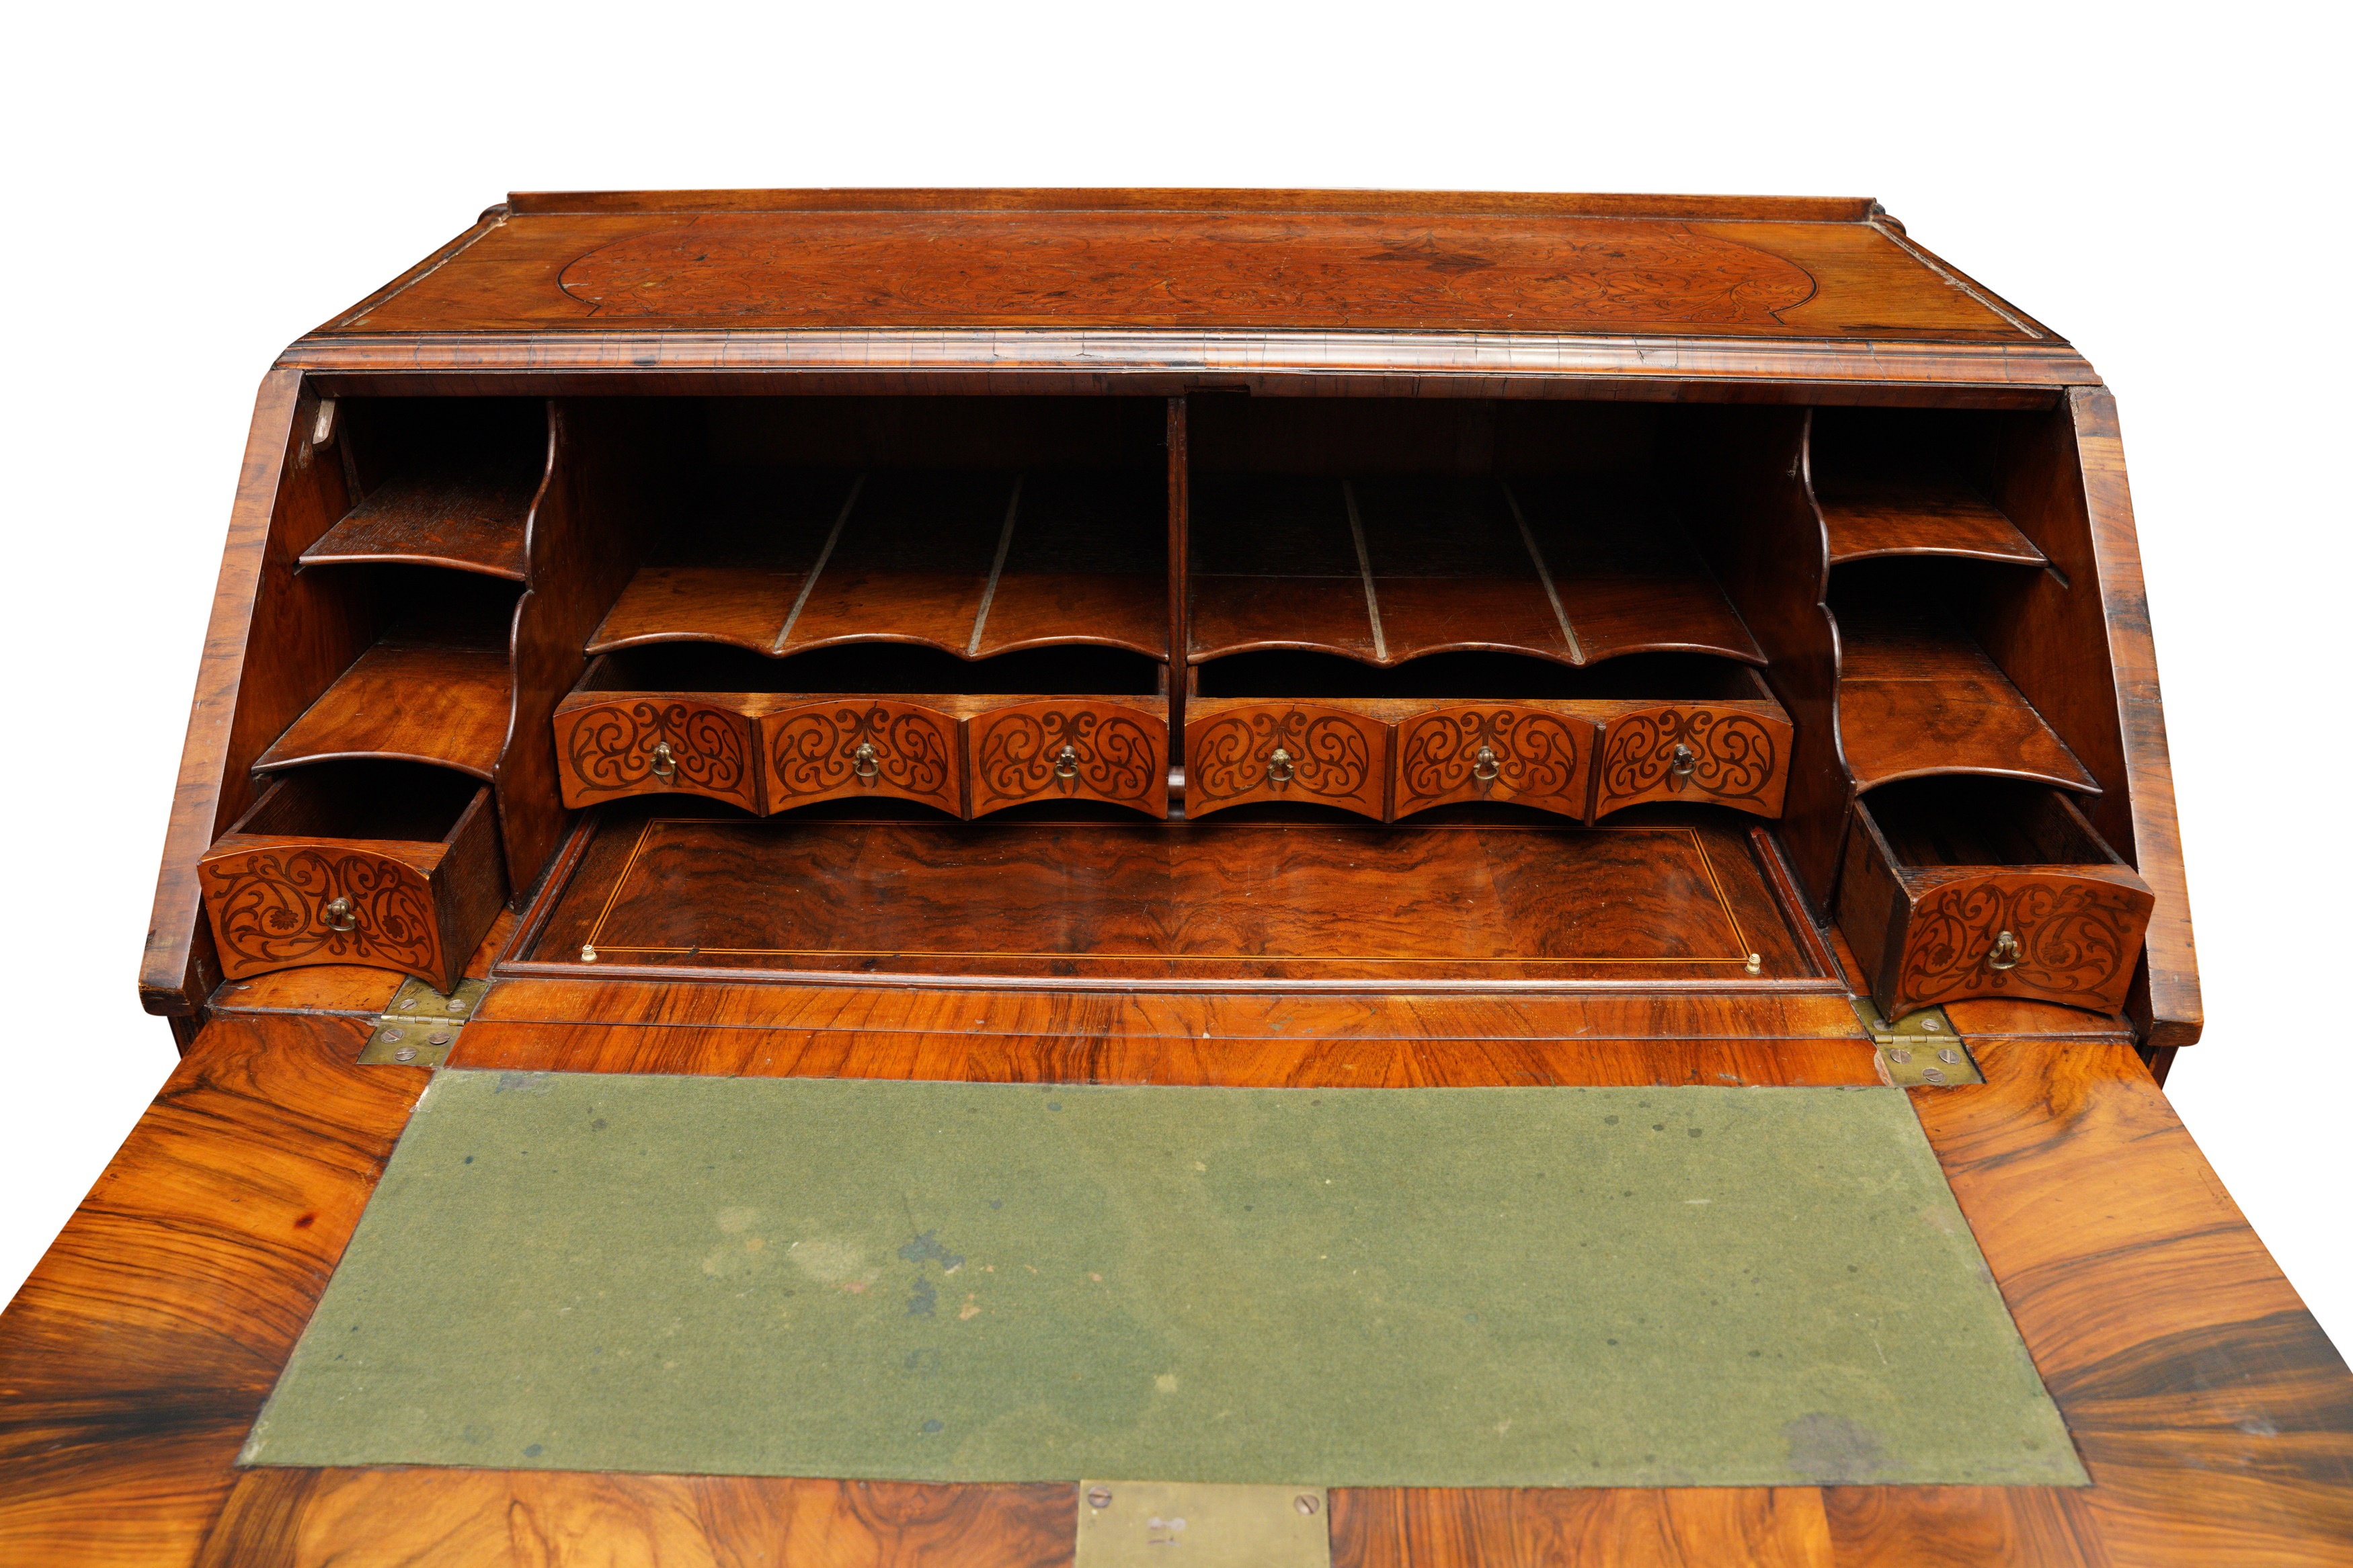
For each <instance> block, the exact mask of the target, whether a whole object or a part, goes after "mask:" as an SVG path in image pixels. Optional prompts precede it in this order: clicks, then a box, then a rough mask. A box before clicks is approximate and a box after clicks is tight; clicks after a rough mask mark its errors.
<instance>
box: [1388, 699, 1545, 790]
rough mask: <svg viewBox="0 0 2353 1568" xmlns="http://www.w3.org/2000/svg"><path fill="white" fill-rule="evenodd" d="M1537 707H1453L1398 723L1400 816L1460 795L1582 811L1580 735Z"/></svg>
mask: <svg viewBox="0 0 2353 1568" xmlns="http://www.w3.org/2000/svg"><path fill="white" fill-rule="evenodd" d="M1590 732H1591V728H1590V725H1589V724H1586V723H1572V722H1571V721H1567V720H1564V719H1562V718H1561V717H1559V716H1558V715H1557V714H1553V713H1547V712H1545V711H1544V710H1542V709H1535V708H1485V707H1482V708H1448V709H1442V710H1440V711H1438V712H1435V713H1425V714H1423V715H1421V716H1420V717H1419V718H1416V719H1409V720H1408V721H1405V722H1404V723H1402V724H1400V725H1398V735H1397V750H1398V755H1397V815H1398V816H1406V815H1407V814H1408V813H1409V812H1415V811H1419V810H1422V809H1424V808H1425V807H1428V806H1432V805H1441V804H1444V803H1447V802H1451V801H1455V800H1519V799H1523V798H1525V800H1526V801H1527V803H1528V804H1530V805H1542V806H1546V807H1547V808H1549V809H1551V810H1554V811H1560V812H1566V813H1568V814H1570V815H1572V816H1574V815H1579V814H1582V813H1583V811H1584V810H1585V790H1584V787H1583V786H1584V782H1585V774H1584V771H1583V752H1582V748H1581V746H1580V735H1583V734H1589V733H1590Z"/></svg>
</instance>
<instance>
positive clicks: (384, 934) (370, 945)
mask: <svg viewBox="0 0 2353 1568" xmlns="http://www.w3.org/2000/svg"><path fill="white" fill-rule="evenodd" d="M463 786H464V789H465V794H464V805H462V806H461V807H459V809H458V810H457V811H456V814H455V820H454V821H452V822H450V824H449V826H448V831H447V832H446V833H444V834H443V835H442V836H441V837H439V838H438V839H432V840H428V839H423V838H418V837H390V836H387V837H365V836H364V835H365V834H366V832H367V831H368V824H366V823H365V822H364V820H355V821H353V822H352V823H351V826H353V829H354V831H353V833H352V834H349V835H341V834H338V835H329V834H324V833H319V832H316V831H312V830H311V829H312V828H314V827H315V826H317V825H318V823H319V822H320V819H321V817H322V816H323V815H325V814H322V812H320V811H319V810H317V809H315V807H316V806H317V805H319V802H317V801H316V800H314V799H313V798H311V797H312V795H313V794H314V791H315V790H316V789H317V787H318V786H316V785H315V784H314V783H313V781H311V780H310V779H307V778H303V777H301V776H300V775H297V776H295V777H292V778H289V779H284V780H280V781H278V782H276V783H273V784H271V785H270V786H269V789H268V790H267V791H265V793H264V794H263V795H262V797H261V799H260V800H259V801H258V802H256V803H255V805H254V807H253V809H252V810H251V811H250V812H248V813H247V814H246V816H245V818H244V819H243V820H242V821H240V822H239V823H238V824H237V826H236V827H235V828H233V829H231V831H230V832H229V833H228V834H227V836H226V837H223V838H221V839H220V841H219V842H217V843H216V844H215V845H214V846H213V847H212V848H211V849H209V850H208V851H206V854H205V855H204V857H203V858H201V859H200V860H199V861H198V862H197V868H196V869H197V877H198V879H199V881H200V883H201V885H202V887H203V889H204V899H205V909H206V914H207V916H208V918H209V919H210V921H211V922H212V929H213V938H214V941H215V942H216V944H217V945H218V947H219V950H220V961H221V973H223V974H224V975H226V976H227V978H229V979H231V980H242V979H247V978H248V977H250V976H252V975H256V974H263V973H269V972H270V971H272V970H278V969H294V968H300V967H301V966H304V965H308V964H321V963H355V964H363V965H366V966H369V967H372V968H377V969H394V970H398V971H400V972H402V973H407V974H414V975H416V976H417V978H418V979H420V980H423V981H425V982H426V983H427V984H431V985H433V986H435V987H436V988H438V989H439V990H442V991H448V990H450V989H452V988H453V987H455V986H456V984H458V981H459V979H460V978H461V977H462V976H463V974H464V973H465V967H466V961H467V959H468V958H470V957H471V956H472V954H473V952H474V949H475V948H476V947H477V946H479V945H480V942H481V940H482V938H483V936H484V935H485V934H486V933H487V932H488V931H490V928H491V921H494V920H496V919H497V918H498V911H499V906H500V905H501V903H502V902H503V901H504V900H505V897H506V884H505V878H504V874H503V871H502V869H501V858H500V854H499V839H498V826H497V818H496V814H495V813H494V812H493V810H492V808H491V792H490V790H489V789H487V788H485V787H480V786H477V785H474V784H473V783H472V781H470V780H466V781H463ZM362 815H363V816H364V814H362ZM409 831H412V832H413V831H415V829H414V828H410V829H409Z"/></svg>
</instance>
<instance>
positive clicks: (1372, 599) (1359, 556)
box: [1340, 479, 1389, 664]
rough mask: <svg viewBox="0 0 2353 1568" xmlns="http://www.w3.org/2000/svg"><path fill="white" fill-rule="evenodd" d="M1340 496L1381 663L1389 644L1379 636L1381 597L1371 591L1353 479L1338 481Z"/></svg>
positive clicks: (1369, 557)
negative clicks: (1344, 506) (1353, 544)
mask: <svg viewBox="0 0 2353 1568" xmlns="http://www.w3.org/2000/svg"><path fill="white" fill-rule="evenodd" d="M1340 498H1341V499H1342V500H1345V501H1346V502H1347V503H1348V537H1349V538H1351V539H1353V540H1355V541H1356V572H1357V574H1358V575H1360V576H1362V577H1363V578H1364V580H1365V616H1366V619H1367V620H1369V621H1371V622H1372V623H1373V657H1374V658H1377V659H1379V660H1380V661H1381V662H1382V663H1383V664H1387V663H1388V661H1389V645H1388V640H1387V639H1386V638H1384V637H1382V636H1381V599H1380V595H1378V594H1377V593H1375V592H1374V591H1373V556H1372V552H1370V551H1368V550H1366V548H1365V520H1364V519H1363V518H1361V517H1359V516H1357V515H1356V481H1355V480H1354V479H1342V480H1341V481H1340Z"/></svg>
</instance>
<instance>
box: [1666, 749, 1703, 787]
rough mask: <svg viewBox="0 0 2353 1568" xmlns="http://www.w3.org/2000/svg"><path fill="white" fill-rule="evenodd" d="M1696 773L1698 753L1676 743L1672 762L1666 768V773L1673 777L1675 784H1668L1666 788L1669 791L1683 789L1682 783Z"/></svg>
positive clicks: (1697, 769)
mask: <svg viewBox="0 0 2353 1568" xmlns="http://www.w3.org/2000/svg"><path fill="white" fill-rule="evenodd" d="M1698 771H1699V753H1698V752H1694V751H1693V750H1692V749H1691V748H1690V747H1689V746H1686V745H1683V744H1680V743H1678V744H1677V745H1676V747H1675V755H1674V761H1673V762H1672V763H1671V764H1670V765H1669V766H1668V768H1667V772H1669V773H1672V774H1673V775H1674V780H1675V782H1674V783H1672V784H1669V785H1668V786H1667V787H1668V788H1669V789H1681V788H1683V781H1684V780H1685V779H1687V778H1689V777H1691V776H1692V774H1694V773H1697V772H1698Z"/></svg>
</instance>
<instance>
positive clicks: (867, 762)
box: [849, 741, 882, 784]
mask: <svg viewBox="0 0 2353 1568" xmlns="http://www.w3.org/2000/svg"><path fill="white" fill-rule="evenodd" d="M849 771H850V772H851V773H855V774H857V775H858V776H859V777H860V778H861V779H863V780H864V781H866V782H867V783H868V784H872V783H873V782H874V781H875V779H877V778H878V777H880V776H881V773H882V764H881V762H880V761H879V760H878V759H877V758H876V756H875V754H874V742H871V741H860V742H858V750H856V751H854V752H850V753H849Z"/></svg>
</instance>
